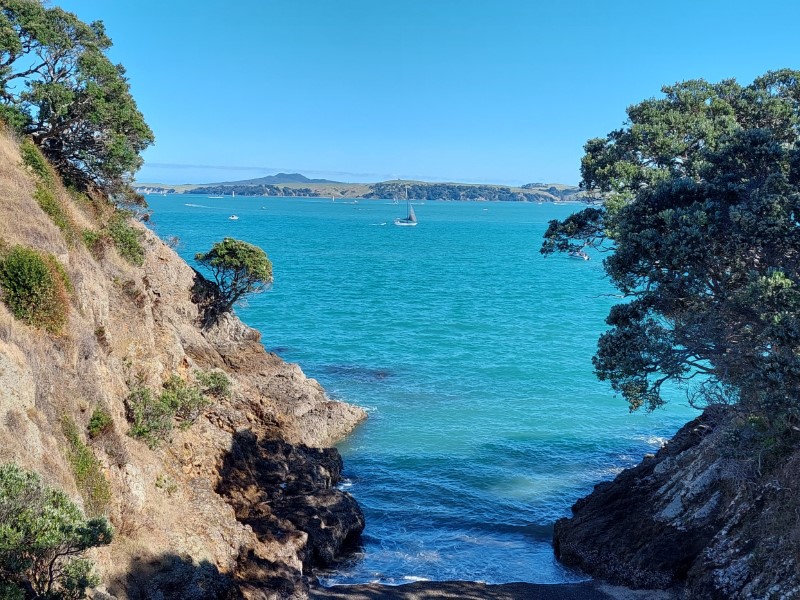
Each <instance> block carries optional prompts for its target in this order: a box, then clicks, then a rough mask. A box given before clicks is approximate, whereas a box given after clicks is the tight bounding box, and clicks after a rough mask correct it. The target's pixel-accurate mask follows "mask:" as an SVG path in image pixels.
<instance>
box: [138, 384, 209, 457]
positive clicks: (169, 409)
mask: <svg viewBox="0 0 800 600" xmlns="http://www.w3.org/2000/svg"><path fill="white" fill-rule="evenodd" d="M210 403H211V401H210V400H209V399H208V398H207V397H206V396H205V395H204V393H203V392H202V391H201V390H200V388H199V387H197V386H195V385H190V384H188V383H187V382H185V381H184V380H183V379H181V378H180V377H178V376H177V375H173V376H172V377H170V378H169V379H168V380H167V381H166V382H164V387H163V390H162V392H161V394H159V395H158V396H154V395H153V393H152V392H151V391H150V390H149V389H148V388H146V387H144V386H141V385H138V386H136V387H134V388H133V389H132V390H131V392H130V394H128V397H127V398H126V399H125V406H126V416H127V418H128V421H129V422H130V423H131V428H130V430H129V431H128V435H130V436H131V437H134V438H138V439H140V440H143V441H144V442H146V443H147V445H148V446H150V448H156V447H158V445H159V444H160V443H161V442H162V441H163V440H165V439H167V437H169V434H170V433H171V432H172V429H173V427H174V424H175V420H176V419H177V420H178V422H179V424H178V426H179V427H180V428H181V429H187V428H189V427H191V426H192V423H194V422H195V421H196V420H197V418H198V417H199V416H200V415H201V414H202V413H203V410H204V409H205V408H206V407H207V406H208V405H209V404H210Z"/></svg>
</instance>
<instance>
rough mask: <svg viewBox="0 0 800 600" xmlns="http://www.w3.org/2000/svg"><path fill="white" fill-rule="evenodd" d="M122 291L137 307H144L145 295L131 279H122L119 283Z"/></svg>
mask: <svg viewBox="0 0 800 600" xmlns="http://www.w3.org/2000/svg"><path fill="white" fill-rule="evenodd" d="M120 287H121V288H122V292H123V293H124V294H125V295H126V296H127V297H128V299H130V301H131V302H133V303H134V304H135V305H136V307H137V308H144V305H145V304H146V303H147V295H146V294H145V293H144V292H143V291H142V290H141V288H139V286H137V285H136V282H135V281H133V280H130V279H129V280H127V281H123V282H122V283H121V284H120Z"/></svg>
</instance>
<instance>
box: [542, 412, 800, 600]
mask: <svg viewBox="0 0 800 600" xmlns="http://www.w3.org/2000/svg"><path fill="white" fill-rule="evenodd" d="M759 423H760V422H759V421H758V420H756V421H755V425H756V426H758V425H759ZM778 431H780V430H778ZM798 433H800V429H795V427H794V426H792V425H791V423H790V425H788V426H786V427H785V428H784V430H783V431H781V432H780V436H779V437H776V434H775V433H774V432H773V433H772V434H771V435H772V437H766V438H763V439H760V438H757V437H753V435H754V434H753V422H752V421H751V420H750V415H748V413H746V412H744V411H739V410H737V409H736V408H733V409H727V410H723V409H715V410H713V411H710V410H707V411H706V413H705V414H704V415H703V416H701V417H700V418H698V419H695V420H694V421H692V422H690V423H688V424H687V425H685V426H684V427H683V428H682V429H681V430H680V431H679V432H678V433H677V434H676V435H675V437H674V438H673V439H672V441H670V443H669V444H668V445H666V446H665V447H664V448H662V449H661V450H660V451H659V452H658V453H657V454H656V456H655V457H650V458H646V459H645V460H643V461H642V463H641V464H639V465H638V466H636V467H634V468H632V469H627V470H626V471H623V472H622V473H620V474H619V475H618V476H617V478H616V479H614V481H611V482H606V483H601V484H599V485H598V486H596V487H595V489H594V491H593V492H592V494H590V495H589V496H587V497H586V498H583V499H581V500H579V501H578V502H576V503H575V505H574V506H573V508H572V511H573V516H572V518H569V519H561V520H559V521H558V522H557V523H556V525H555V528H554V547H555V552H556V555H557V557H558V558H559V559H560V560H562V561H563V562H565V563H567V564H569V565H572V566H575V567H578V568H580V569H582V570H584V571H586V572H587V573H590V574H592V575H594V576H597V577H599V578H602V579H606V580H608V581H610V582H612V583H617V584H622V585H627V586H631V587H636V588H650V589H652V588H660V589H665V588H671V587H677V588H682V589H683V592H684V593H685V598H686V599H687V600H700V599H702V600H717V599H719V600H722V599H726V598H786V599H789V598H800V517H798V515H800V477H798V473H800V435H798ZM748 436H751V437H750V439H749V440H748ZM742 440H745V441H742Z"/></svg>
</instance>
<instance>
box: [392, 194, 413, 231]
mask: <svg viewBox="0 0 800 600" xmlns="http://www.w3.org/2000/svg"><path fill="white" fill-rule="evenodd" d="M406 206H407V207H408V216H407V217H406V218H405V219H401V218H400V217H397V218H396V219H395V220H394V224H395V225H399V226H401V227H414V226H415V225H416V224H417V215H415V214H414V207H413V206H411V201H410V200H409V199H408V187H406Z"/></svg>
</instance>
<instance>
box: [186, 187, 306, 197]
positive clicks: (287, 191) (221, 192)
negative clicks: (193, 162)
mask: <svg viewBox="0 0 800 600" xmlns="http://www.w3.org/2000/svg"><path fill="white" fill-rule="evenodd" d="M184 193H186V194H208V195H209V196H230V195H231V194H236V195H237V196H273V197H281V196H289V197H293V196H296V197H299V198H313V197H316V196H319V195H320V192H319V191H317V190H312V189H311V188H291V187H286V186H281V185H271V184H257V185H204V186H202V187H196V188H192V189H190V190H187V191H186V192H184Z"/></svg>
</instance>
